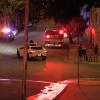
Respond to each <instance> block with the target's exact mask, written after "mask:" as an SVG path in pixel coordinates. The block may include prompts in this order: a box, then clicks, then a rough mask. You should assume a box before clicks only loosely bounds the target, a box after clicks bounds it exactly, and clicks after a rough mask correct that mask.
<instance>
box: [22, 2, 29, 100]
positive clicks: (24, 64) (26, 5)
mask: <svg viewBox="0 0 100 100" xmlns="http://www.w3.org/2000/svg"><path fill="white" fill-rule="evenodd" d="M24 5H25V23H24V57H23V79H22V100H26V81H27V43H28V23H29V0H25V1H24Z"/></svg>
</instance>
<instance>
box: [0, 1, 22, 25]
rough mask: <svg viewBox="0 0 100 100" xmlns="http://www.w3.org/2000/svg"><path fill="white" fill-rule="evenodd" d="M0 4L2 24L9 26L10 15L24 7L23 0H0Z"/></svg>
mask: <svg viewBox="0 0 100 100" xmlns="http://www.w3.org/2000/svg"><path fill="white" fill-rule="evenodd" d="M0 4H1V5H0V12H1V14H2V20H3V25H4V26H9V20H10V18H11V16H12V15H14V14H16V13H18V12H19V11H21V10H23V9H24V3H23V0H1V2H0Z"/></svg>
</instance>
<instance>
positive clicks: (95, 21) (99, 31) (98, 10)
mask: <svg viewBox="0 0 100 100" xmlns="http://www.w3.org/2000/svg"><path fill="white" fill-rule="evenodd" d="M90 25H91V26H92V27H93V29H94V30H95V34H94V33H92V41H93V43H94V44H98V45H99V46H100V2H99V3H94V5H93V6H92V7H91V9H90Z"/></svg>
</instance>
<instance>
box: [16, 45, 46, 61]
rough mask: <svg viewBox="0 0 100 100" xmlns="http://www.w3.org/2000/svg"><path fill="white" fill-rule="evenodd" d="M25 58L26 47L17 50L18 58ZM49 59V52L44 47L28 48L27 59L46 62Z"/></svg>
mask: <svg viewBox="0 0 100 100" xmlns="http://www.w3.org/2000/svg"><path fill="white" fill-rule="evenodd" d="M23 56H24V47H21V48H17V57H18V58H21V57H23ZM46 57H47V50H46V49H45V48H44V47H42V46H28V50H27V59H31V58H33V59H39V60H43V61H45V60H46Z"/></svg>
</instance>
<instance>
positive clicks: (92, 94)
mask: <svg viewBox="0 0 100 100" xmlns="http://www.w3.org/2000/svg"><path fill="white" fill-rule="evenodd" d="M56 100H100V80H98V81H97V80H89V79H86V80H80V84H79V86H78V84H77V80H68V86H67V88H66V89H65V90H64V92H63V93H61V95H60V96H58V97H57V98H56Z"/></svg>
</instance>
